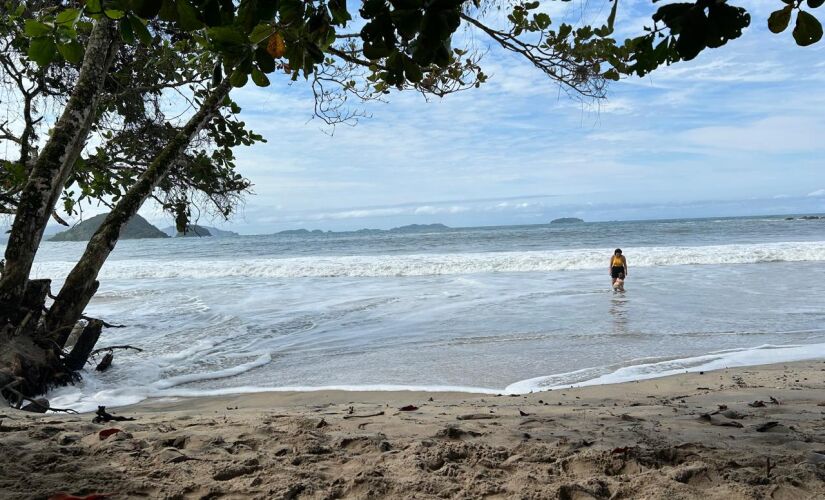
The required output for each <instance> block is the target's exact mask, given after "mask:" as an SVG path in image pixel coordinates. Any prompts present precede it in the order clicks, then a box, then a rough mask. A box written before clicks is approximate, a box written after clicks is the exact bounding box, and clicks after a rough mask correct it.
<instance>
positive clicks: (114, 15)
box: [104, 9, 126, 19]
mask: <svg viewBox="0 0 825 500" xmlns="http://www.w3.org/2000/svg"><path fill="white" fill-rule="evenodd" d="M104 14H106V17H108V18H109V19H122V18H123V16H125V15H126V13H125V12H123V11H122V10H115V9H106V10H105V11H104Z"/></svg>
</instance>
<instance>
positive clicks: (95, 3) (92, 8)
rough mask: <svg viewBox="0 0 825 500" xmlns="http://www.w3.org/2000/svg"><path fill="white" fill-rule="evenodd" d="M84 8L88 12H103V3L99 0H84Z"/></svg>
mask: <svg viewBox="0 0 825 500" xmlns="http://www.w3.org/2000/svg"><path fill="white" fill-rule="evenodd" d="M86 9H87V12H88V13H89V14H102V13H103V5H102V4H101V3H100V0H86Z"/></svg>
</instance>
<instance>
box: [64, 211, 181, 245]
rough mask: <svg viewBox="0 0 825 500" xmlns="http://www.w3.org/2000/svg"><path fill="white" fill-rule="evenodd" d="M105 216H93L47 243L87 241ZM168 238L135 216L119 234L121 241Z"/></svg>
mask: <svg viewBox="0 0 825 500" xmlns="http://www.w3.org/2000/svg"><path fill="white" fill-rule="evenodd" d="M107 215H108V214H100V215H95V216H94V217H92V218H91V219H86V220H84V221H83V222H81V223H80V224H78V225H76V226H74V227H72V228H71V229H67V230H66V231H63V232H60V233H57V234H55V235H54V236H52V237H51V238H49V240H48V241H89V240H90V239H92V236H93V235H94V234H95V231H97V230H98V228H99V227H100V226H101V224H103V221H104V220H105V219H106V216H107ZM168 237H169V236H168V235H167V234H166V233H164V232H163V231H161V230H160V229H158V228H156V227H155V226H153V225H152V224H149V222H148V221H147V220H146V219H144V218H143V217H141V216H140V215H135V216H134V217H133V218H132V220H130V221H129V223H128V224H126V227H124V228H123V231H122V232H121V233H120V239H121V240H138V239H143V238H168Z"/></svg>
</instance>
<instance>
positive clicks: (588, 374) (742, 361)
mask: <svg viewBox="0 0 825 500" xmlns="http://www.w3.org/2000/svg"><path fill="white" fill-rule="evenodd" d="M820 358H825V344H805V345H781V346H777V345H771V344H765V345H761V346H758V347H752V348H744V349H728V350H724V351H716V352H712V353H710V354H705V355H702V356H693V357H689V358H680V359H669V360H665V361H657V362H653V363H643V364H635V365H631V366H625V367H621V368H618V369H614V370H612V371H607V373H604V371H606V370H604V369H598V368H585V369H582V370H576V371H574V372H568V373H559V374H556V375H547V376H543V377H536V378H531V379H527V380H521V381H519V382H516V383H513V384H510V385H509V386H507V388H506V389H505V393H507V394H526V393H530V392H541V391H547V390H553V389H567V388H570V387H585V386H590V385H606V384H619V383H622V382H632V381H635V380H647V379H652V378H660V377H667V376H670V375H678V374H680V373H687V372H699V371H710V370H721V369H725V368H735V367H740V366H755V365H767V364H772V363H790V362H793V361H805V360H809V359H820ZM599 371H601V372H602V373H601V374H599V373H598V372H599Z"/></svg>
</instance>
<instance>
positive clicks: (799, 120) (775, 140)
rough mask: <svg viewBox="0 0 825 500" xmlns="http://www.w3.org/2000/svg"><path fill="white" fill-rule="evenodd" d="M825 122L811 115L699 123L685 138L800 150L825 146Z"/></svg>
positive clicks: (713, 144) (714, 144)
mask: <svg viewBox="0 0 825 500" xmlns="http://www.w3.org/2000/svg"><path fill="white" fill-rule="evenodd" d="M823 128H825V123H823V122H822V121H821V120H818V119H814V118H809V117H791V116H775V117H770V118H766V119H762V120H757V121H754V122H751V123H747V124H744V125H723V126H718V125H715V126H707V127H699V128H695V129H692V130H689V131H687V132H685V133H684V134H683V135H682V138H683V139H684V140H685V141H687V142H689V143H693V144H695V145H698V146H703V147H708V148H714V149H721V150H740V151H751V152H756V151H758V152H763V153H798V152H808V151H820V150H822V149H823V148H825V143H823V142H822V140H821V131H822V130H823Z"/></svg>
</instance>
